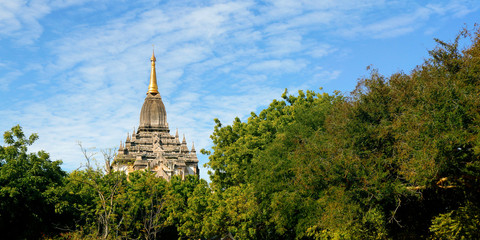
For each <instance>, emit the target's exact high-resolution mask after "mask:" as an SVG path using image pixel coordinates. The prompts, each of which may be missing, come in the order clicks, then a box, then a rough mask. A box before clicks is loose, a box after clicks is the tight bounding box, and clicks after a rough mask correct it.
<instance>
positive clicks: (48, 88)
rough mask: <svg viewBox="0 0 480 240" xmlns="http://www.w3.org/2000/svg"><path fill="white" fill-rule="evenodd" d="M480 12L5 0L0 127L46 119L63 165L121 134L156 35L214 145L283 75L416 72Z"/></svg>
mask: <svg viewBox="0 0 480 240" xmlns="http://www.w3.org/2000/svg"><path fill="white" fill-rule="evenodd" d="M479 16H480V1H475V0H471V1H461V0H458V1H447V0H443V1H442V0H439V1H408V0H405V1H381V0H372V1H370V0H336V1H324V0H313V1H308V0H305V1H304V0H279V1H250V0H241V1H221V0H219V1H193V0H192V1H181V0H175V1H154V0H148V1H141V0H140V1H127V0H124V1H121V0H118V1H93V0H31V1H26V0H0V116H1V117H0V131H2V132H3V131H6V130H9V129H10V128H11V127H12V126H14V125H16V124H20V125H21V126H22V127H23V128H24V131H25V132H27V133H32V132H36V133H38V134H39V136H40V139H39V140H38V141H37V142H36V143H35V144H34V145H33V146H32V148H31V149H32V150H35V151H36V150H40V149H44V150H45V151H47V152H49V153H50V154H51V158H52V159H53V160H57V159H61V160H62V161H63V162H64V164H63V168H64V169H65V170H73V169H76V168H78V167H79V166H80V164H81V163H83V162H84V160H83V157H82V153H81V152H80V149H79V147H78V145H77V142H78V141H80V142H82V144H83V145H84V146H85V147H88V148H93V147H96V148H97V149H102V148H111V147H117V146H118V145H119V144H120V141H124V140H125V138H126V136H127V133H128V132H132V131H133V128H134V127H137V126H138V123H139V113H140V109H141V106H142V104H143V101H144V98H145V93H146V91H147V87H148V80H149V76H150V62H149V61H150V56H151V52H152V44H154V45H155V53H156V58H157V79H158V85H159V91H160V94H161V95H162V97H163V100H164V103H165V106H166V109H167V120H168V122H169V126H170V129H171V131H172V133H174V132H175V129H176V128H178V129H179V133H180V134H185V135H186V138H187V141H188V144H189V147H191V144H192V141H194V142H195V146H196V148H197V150H198V149H201V148H209V147H210V146H211V141H210V139H209V135H210V134H211V132H212V130H213V126H214V122H213V119H214V118H219V119H220V120H221V121H222V122H223V123H224V124H230V123H231V122H232V121H233V119H234V117H235V116H238V117H240V118H241V119H243V120H245V119H246V118H247V117H248V116H249V115H250V112H251V111H255V112H258V111H260V110H261V109H263V108H264V107H266V106H267V105H268V104H269V103H270V102H271V101H272V100H273V99H275V98H277V99H278V98H280V95H281V94H282V92H283V91H284V89H285V88H288V90H289V92H290V93H295V92H296V91H297V90H299V89H304V90H306V89H310V90H317V91H318V90H319V88H320V87H322V88H323V91H325V92H328V93H331V92H333V91H334V90H339V91H341V92H343V93H346V94H348V93H349V92H350V91H352V90H353V89H354V88H355V86H356V83H357V79H358V78H361V77H364V76H367V75H368V71H367V70H366V67H367V66H369V65H372V66H373V67H374V68H376V69H378V70H379V72H380V73H381V74H384V75H387V76H388V75H390V74H392V73H394V72H398V71H404V72H405V73H409V72H410V71H411V70H412V69H413V68H414V67H415V66H417V65H419V64H422V62H423V61H424V59H425V58H427V57H428V50H431V49H433V48H434V46H435V42H434V40H433V39H434V38H439V39H442V40H446V41H451V40H453V39H454V38H455V36H456V34H457V33H458V32H459V31H460V30H461V29H462V28H463V27H464V26H465V24H466V26H467V27H469V28H472V27H473V24H474V23H475V21H478V19H479ZM92 151H94V150H92ZM97 157H98V158H99V159H101V156H100V155H98V156H97ZM199 158H200V164H201V165H203V164H204V163H205V162H206V161H207V158H206V156H201V155H200V154H199ZM201 171H202V177H204V178H208V177H207V175H206V171H205V169H201Z"/></svg>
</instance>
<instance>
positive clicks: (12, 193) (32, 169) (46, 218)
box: [0, 125, 66, 239]
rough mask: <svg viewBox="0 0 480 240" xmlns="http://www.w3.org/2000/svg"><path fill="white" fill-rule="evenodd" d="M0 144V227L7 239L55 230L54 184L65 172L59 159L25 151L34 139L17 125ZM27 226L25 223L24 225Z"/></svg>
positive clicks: (32, 236)
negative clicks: (51, 158)
mask: <svg viewBox="0 0 480 240" xmlns="http://www.w3.org/2000/svg"><path fill="white" fill-rule="evenodd" d="M3 137H4V142H5V144H6V146H0V231H1V232H2V234H3V235H2V236H3V237H5V238H7V239H23V238H30V239H34V238H39V237H40V236H41V235H42V234H51V233H54V232H56V231H58V230H57V229H55V226H56V224H58V223H59V220H60V216H59V215H58V214H57V213H56V211H55V210H56V209H55V205H56V203H57V195H56V194H55V188H59V187H62V185H63V178H64V177H65V175H66V173H65V172H64V171H62V169H61V168H60V165H61V163H62V162H61V161H51V160H50V158H49V155H48V153H46V152H44V151H39V152H37V153H29V152H28V146H30V145H32V144H33V143H34V142H35V141H36V140H37V139H38V136H37V135H36V134H31V135H30V136H29V137H28V138H27V137H26V136H25V134H24V133H23V131H22V128H21V127H20V126H18V125H17V126H14V127H13V128H12V129H11V130H10V131H7V132H5V134H4V135H3ZM26 226H28V227H26Z"/></svg>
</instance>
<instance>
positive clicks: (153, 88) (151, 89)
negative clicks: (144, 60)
mask: <svg viewBox="0 0 480 240" xmlns="http://www.w3.org/2000/svg"><path fill="white" fill-rule="evenodd" d="M156 60H157V59H155V52H154V51H152V58H150V61H151V62H152V71H151V72H150V85H148V92H147V94H149V93H152V94H158V86H157V73H156V72H155V61H156Z"/></svg>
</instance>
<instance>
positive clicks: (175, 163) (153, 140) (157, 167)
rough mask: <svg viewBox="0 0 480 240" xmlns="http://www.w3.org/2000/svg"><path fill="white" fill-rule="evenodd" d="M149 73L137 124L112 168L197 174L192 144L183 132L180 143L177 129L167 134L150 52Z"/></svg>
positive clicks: (165, 174)
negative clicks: (189, 147)
mask: <svg viewBox="0 0 480 240" xmlns="http://www.w3.org/2000/svg"><path fill="white" fill-rule="evenodd" d="M151 61H152V70H151V71H152V73H151V75H150V86H149V89H148V92H147V97H146V98H145V102H144V103H143V106H142V109H141V112H140V126H139V127H138V129H137V130H136V131H135V130H134V132H133V133H132V136H131V137H130V135H128V136H127V139H126V141H125V144H124V143H121V144H120V147H119V150H118V154H117V156H116V157H115V160H114V163H113V169H114V170H116V171H125V172H127V174H128V173H130V172H131V171H134V170H143V171H152V172H155V173H156V175H157V176H158V177H163V178H165V179H167V180H170V178H171V177H172V176H173V175H174V174H177V175H180V176H182V178H183V177H185V175H188V174H194V175H199V170H198V158H197V154H196V152H195V147H192V149H191V150H189V149H188V147H187V142H186V139H185V135H184V136H183V140H182V142H181V143H180V141H179V138H178V130H177V132H176V134H175V136H172V135H170V129H169V127H168V123H167V113H166V110H165V105H164V104H163V101H162V97H161V96H160V93H159V92H158V89H157V79H156V73H155V56H154V55H152V58H151Z"/></svg>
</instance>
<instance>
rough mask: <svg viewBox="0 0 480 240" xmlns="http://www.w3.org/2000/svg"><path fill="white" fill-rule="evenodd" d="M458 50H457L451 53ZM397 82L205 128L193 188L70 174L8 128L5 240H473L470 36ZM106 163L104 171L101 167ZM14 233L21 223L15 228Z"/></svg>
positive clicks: (478, 111) (474, 90) (377, 81)
mask: <svg viewBox="0 0 480 240" xmlns="http://www.w3.org/2000/svg"><path fill="white" fill-rule="evenodd" d="M463 39H470V40H471V45H470V46H468V47H466V48H465V49H463V50H462V49H459V42H460V40H463ZM437 42H438V47H437V48H435V49H434V50H432V51H430V52H429V53H430V56H431V57H430V58H429V59H427V60H426V61H425V62H424V63H423V64H422V65H420V66H418V67H417V68H416V69H414V70H413V71H412V72H411V73H410V74H405V73H396V74H393V75H391V76H388V77H386V76H382V75H381V74H379V73H378V72H377V71H376V70H372V71H371V74H370V75H369V76H368V77H366V78H364V79H361V80H360V81H359V83H358V86H357V88H356V89H355V91H353V92H352V93H351V94H350V95H349V96H344V95H342V94H340V93H334V94H332V95H330V94H326V93H316V92H313V91H306V92H304V91H299V92H298V94H296V95H290V94H288V92H287V91H285V93H284V94H283V95H282V99H281V100H273V102H272V103H271V104H270V106H269V107H268V108H266V109H264V110H263V111H261V112H260V113H258V114H255V113H252V114H251V116H250V117H249V118H248V120H247V121H245V122H242V121H241V120H240V119H239V118H236V119H235V120H234V121H233V123H232V124H231V125H223V124H222V123H221V122H220V121H219V120H215V127H214V131H213V133H212V135H211V138H212V140H213V147H212V149H211V151H207V150H202V153H204V154H208V155H209V162H208V163H207V164H206V165H207V166H208V167H209V168H210V169H211V172H210V173H209V174H210V177H211V183H210V184H208V183H207V182H206V181H205V180H202V179H199V178H198V177H194V176H189V177H186V179H183V180H182V179H180V178H178V177H175V178H173V179H172V180H171V181H170V182H166V181H165V180H163V179H160V178H156V177H154V175H152V174H151V173H148V172H134V173H132V174H130V175H129V176H128V177H127V176H126V175H125V174H123V173H119V172H110V171H108V168H107V171H103V170H101V169H97V168H93V167H92V166H91V165H90V159H89V157H88V155H87V154H85V156H86V157H87V165H86V166H85V167H84V168H82V169H79V170H76V171H73V172H71V173H68V174H67V173H65V172H63V171H62V170H61V169H60V168H59V164H60V162H58V161H54V162H52V161H50V160H49V158H48V154H46V153H44V152H39V153H27V146H28V145H30V144H32V143H33V142H34V141H35V139H36V138H37V137H36V135H32V136H31V137H30V138H28V139H27V138H25V136H24V134H23V132H22V131H21V128H20V127H19V126H16V127H14V128H12V130H11V131H8V132H6V133H5V135H4V138H5V143H6V146H5V147H0V227H1V228H2V230H3V231H2V232H7V233H9V234H10V235H9V236H8V237H9V238H21V239H22V238H28V239H32V238H39V237H40V236H42V235H43V236H44V237H45V238H54V239H99V238H101V239H161V238H162V239H177V238H178V239H480V233H479V231H478V229H480V187H479V186H480V34H479V32H475V33H474V34H472V35H469V33H468V32H466V31H464V32H462V33H461V34H460V35H459V36H458V37H457V38H456V39H455V41H453V42H452V43H446V42H443V41H440V40H437ZM106 162H107V163H108V162H109V161H106ZM24 226H30V227H29V228H25V227H24Z"/></svg>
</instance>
